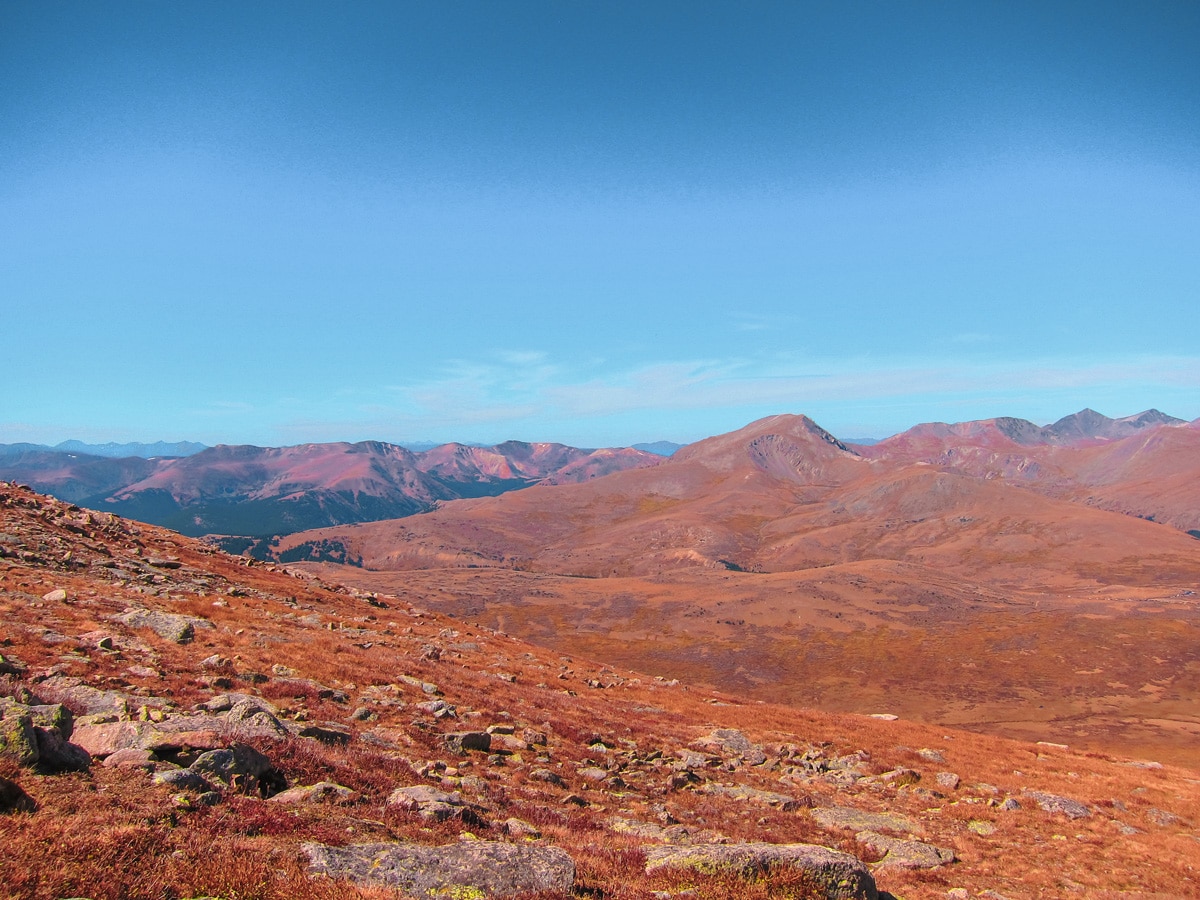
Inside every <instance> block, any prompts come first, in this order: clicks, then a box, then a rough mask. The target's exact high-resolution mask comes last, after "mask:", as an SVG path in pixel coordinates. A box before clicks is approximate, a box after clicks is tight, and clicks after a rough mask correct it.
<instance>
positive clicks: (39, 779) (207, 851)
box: [0, 484, 1200, 900]
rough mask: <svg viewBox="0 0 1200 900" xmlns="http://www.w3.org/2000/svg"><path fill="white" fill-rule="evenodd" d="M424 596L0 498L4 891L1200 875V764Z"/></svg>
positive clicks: (627, 893) (1151, 884) (1132, 882)
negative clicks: (953, 715) (711, 684)
mask: <svg viewBox="0 0 1200 900" xmlns="http://www.w3.org/2000/svg"><path fill="white" fill-rule="evenodd" d="M415 599H416V598H414V597H405V598H401V597H396V596H386V595H381V594H377V593H373V592H363V591H355V590H350V589H341V588H336V587H334V586H331V585H329V584H326V583H323V582H321V581H320V580H318V579H315V578H313V577H312V576H311V575H306V574H305V573H297V572H295V571H292V570H290V569H289V568H286V567H281V566H278V565H268V564H261V563H258V562H256V561H254V560H249V559H245V558H237V557H232V556H228V555H226V554H225V553H223V552H222V551H220V550H216V549H214V548H212V547H210V546H206V545H203V544H200V543H197V542H195V541H192V540H189V539H186V538H182V537H180V536H178V535H176V534H174V533H171V532H167V531H164V530H161V529H158V528H155V527H152V526H147V525H141V524H136V523H133V522H130V521H128V520H124V519H121V518H118V517H116V516H113V515H111V514H108V513H99V512H94V511H88V510H86V509H82V508H79V507H76V506H73V505H70V504H66V503H63V502H61V501H57V500H53V499H49V498H46V497H42V496H39V495H37V494H35V493H33V492H32V491H30V490H28V489H25V488H20V487H17V486H14V485H11V484H2V485H0V622H2V623H3V624H2V625H0V654H2V659H0V671H2V673H3V674H0V696H2V697H3V699H0V722H2V723H3V724H2V726H0V806H2V808H3V812H2V813H0V876H2V877H0V896H5V897H13V898H18V897H19V898H52V897H54V898H58V897H66V896H72V897H91V898H96V900H99V898H109V897H112V898H116V897H165V896H170V897H179V898H183V897H199V896H210V897H229V898H232V897H239V898H251V897H263V898H267V897H270V898H274V897H280V898H282V897H339V898H341V897H353V896H362V897H377V898H380V897H392V896H398V895H404V896H412V897H430V896H434V897H438V896H445V897H502V896H514V897H526V898H533V897H545V898H550V897H567V896H573V897H592V898H595V897H610V898H629V900H634V898H637V900H641V898H647V900H649V898H655V900H661V898H670V897H681V898H682V897H701V898H717V897H730V898H732V897H751V898H783V897H788V898H800V897H845V898H850V897H861V898H874V897H886V896H896V897H904V898H924V897H977V896H978V897H991V898H999V897H1009V898H1018V897H1029V896H1046V897H1053V896H1075V895H1079V894H1083V895H1087V896H1094V897H1110V896H1111V897H1116V896H1118V895H1120V896H1122V897H1186V896H1194V895H1195V893H1196V891H1197V884H1196V881H1195V878H1196V874H1195V872H1194V871H1193V867H1192V866H1191V865H1190V864H1189V863H1188V860H1191V859H1194V858H1195V854H1196V845H1197V833H1196V829H1195V826H1196V823H1197V821H1198V817H1200V775H1198V773H1196V772H1194V771H1190V770H1187V769H1183V768H1178V767H1175V766H1171V765H1163V764H1160V763H1159V762H1156V761H1146V760H1130V759H1123V758H1119V757H1111V756H1108V755H1105V754H1098V753H1086V752H1085V753H1081V752H1078V751H1075V750H1073V749H1071V748H1069V747H1066V746H1061V745H1055V744H1048V743H1043V744H1036V743H1021V742H1016V741H1007V740H1001V739H996V738H992V737H986V736H980V735H976V734H971V733H968V732H962V731H957V730H954V729H950V728H944V727H939V728H931V727H927V726H921V725H918V724H915V723H911V722H906V721H904V720H902V719H897V718H896V717H895V716H894V715H892V714H885V711H883V710H881V711H880V712H879V714H878V715H877V716H875V717H871V716H852V715H842V716H839V715H829V714H823V713H819V712H815V711H812V710H806V709H802V708H797V707H788V706H781V705H772V704H766V703H759V702H754V701H750V700H748V699H747V698H745V697H743V696H738V695H735V694H729V693H724V692H718V691H714V690H713V689H712V688H708V687H705V686H703V685H699V684H686V683H681V682H679V681H678V680H676V679H673V678H664V677H653V676H648V675H643V674H638V673H636V672H631V671H629V670H628V669H623V668H621V669H618V668H615V667H613V666H611V665H606V664H604V663H602V662H593V661H589V660H587V659H584V658H581V657H573V656H564V655H562V654H559V653H556V652H553V651H549V650H545V649H541V648H538V647H536V646H533V645H530V644H526V643H523V642H521V641H519V640H517V639H515V638H512V637H510V636H508V635H506V634H503V633H501V632H497V631H492V630H488V629H486V628H482V627H479V626H475V625H470V624H466V623H464V622H463V621H461V620H456V619H452V618H447V617H445V616H442V615H439V614H436V613H433V612H431V611H428V610H427V609H425V608H423V607H422V606H421V605H420V604H419V603H417V602H414V601H415ZM1098 859H1103V860H1104V865H1103V866H1097V865H1096V861H1097V860H1098Z"/></svg>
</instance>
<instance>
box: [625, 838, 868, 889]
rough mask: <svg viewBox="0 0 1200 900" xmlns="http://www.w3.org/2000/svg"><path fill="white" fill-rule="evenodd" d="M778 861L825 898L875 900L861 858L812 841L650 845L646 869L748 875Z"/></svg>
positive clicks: (866, 870) (778, 864) (780, 865)
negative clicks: (806, 879) (808, 880)
mask: <svg viewBox="0 0 1200 900" xmlns="http://www.w3.org/2000/svg"><path fill="white" fill-rule="evenodd" d="M773 866H779V867H784V866H786V867H787V868H791V869H799V870H801V871H803V872H805V873H806V874H807V875H808V876H809V877H810V878H811V879H812V880H813V882H814V883H815V884H816V885H817V886H819V888H820V890H821V891H822V893H823V894H824V896H825V897H826V898H828V900H860V898H861V900H877V898H878V896H879V893H878V891H877V890H876V887H875V879H874V878H873V877H872V876H871V873H870V871H869V870H868V869H867V867H866V866H865V865H864V864H863V863H862V861H861V860H859V859H857V858H855V857H853V856H850V855H849V854H848V853H841V852H839V851H837V850H830V849H829V848H828V847H820V846H817V845H816V844H763V843H748V844H693V845H691V846H663V847H655V848H653V849H652V850H650V851H649V853H647V855H646V874H648V875H649V874H652V873H654V872H657V871H659V870H662V869H692V870H696V871H700V872H715V871H728V872H736V873H740V874H744V875H753V874H755V873H758V872H762V871H764V870H766V869H768V868H770V867H773Z"/></svg>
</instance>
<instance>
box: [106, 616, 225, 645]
mask: <svg viewBox="0 0 1200 900" xmlns="http://www.w3.org/2000/svg"><path fill="white" fill-rule="evenodd" d="M114 619H115V621H117V622H121V623H122V624H124V625H128V626H129V627H130V628H149V629H150V630H151V631H153V632H154V633H155V634H157V635H158V636H159V637H161V638H165V639H166V640H168V641H173V642H174V643H176V644H187V643H190V642H191V641H192V639H193V638H194V637H195V635H196V629H197V628H215V627H216V626H214V625H213V623H212V622H209V621H208V620H207V619H198V618H196V617H195V616H180V615H176V614H175V613H164V612H158V611H157V610H152V609H142V608H139V607H129V608H128V609H126V610H125V611H124V612H123V613H121V614H120V615H119V616H115V617H114Z"/></svg>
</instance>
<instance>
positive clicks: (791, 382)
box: [364, 354, 1200, 433]
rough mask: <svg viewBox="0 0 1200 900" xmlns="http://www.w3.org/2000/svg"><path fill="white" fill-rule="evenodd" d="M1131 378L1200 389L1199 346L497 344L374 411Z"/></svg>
mask: <svg viewBox="0 0 1200 900" xmlns="http://www.w3.org/2000/svg"><path fill="white" fill-rule="evenodd" d="M1131 385H1144V386H1146V387H1147V388H1148V389H1149V391H1150V392H1153V390H1154V389H1155V388H1156V386H1159V387H1161V388H1163V389H1167V388H1170V389H1174V390H1178V389H1190V388H1196V389H1200V358H1192V357H1166V358H1164V357H1152V358H1151V357H1131V358H1128V359H1123V360H1113V361H1109V362H1103V363H1096V362H1092V361H1084V360H1071V359H1063V360H1049V359H1048V360H1034V361H1029V362H1023V363H1016V362H1008V363H982V362H972V361H970V360H968V361H958V360H947V361H941V362H937V363H920V362H909V361H904V360H876V359H871V358H862V359H855V358H847V359H840V360H831V359H821V360H805V359H801V358H796V359H775V360H771V361H769V362H764V361H762V360H754V359H746V358H734V359H698V360H676V361H663V362H658V363H655V364H651V365H643V366H636V367H627V368H617V369H604V370H598V368H597V366H596V365H595V364H594V362H593V363H589V364H581V365H578V366H575V365H571V364H568V363H566V362H554V361H552V360H551V358H550V357H549V355H547V354H527V355H521V356H519V357H518V356H516V355H509V354H503V355H502V354H498V355H496V356H495V357H493V358H489V359H485V360H482V361H469V360H457V361H453V362H449V363H447V364H446V366H445V367H444V368H443V370H442V371H441V372H440V373H439V374H438V376H437V377H434V378H430V379H427V380H423V381H419V382H414V383H412V384H408V385H397V386H394V387H393V388H392V389H391V392H392V394H393V395H394V398H393V399H395V400H399V401H401V402H399V403H388V402H386V401H385V402H381V403H378V404H374V405H372V406H371V407H370V408H369V412H370V415H371V416H372V417H378V418H380V419H387V418H389V417H392V421H393V422H394V423H400V422H402V423H404V427H407V428H419V429H423V431H422V433H430V432H432V431H437V430H440V429H444V428H447V427H454V426H458V427H460V428H461V427H467V426H474V425H479V424H488V423H491V424H495V425H497V426H502V425H505V424H512V425H514V426H515V425H517V424H520V423H531V422H545V423H555V422H564V421H573V422H584V421H599V420H604V419H611V418H614V417H622V416H628V415H630V414H647V413H655V412H662V413H670V414H677V413H679V412H681V411H702V410H738V409H746V410H751V409H763V408H770V409H775V410H778V411H796V412H803V411H808V410H809V409H812V408H814V407H818V406H826V407H828V406H832V405H838V406H839V408H845V409H847V410H850V409H853V408H869V407H871V406H873V405H874V406H879V405H880V404H892V405H897V404H903V405H904V406H906V407H912V408H921V407H922V406H925V407H929V408H933V407H935V406H937V407H940V408H953V406H954V405H955V404H956V403H959V402H960V401H963V400H964V398H971V400H972V401H977V402H983V403H986V402H987V401H988V399H989V398H996V402H1000V398H1003V399H1004V401H1005V402H1008V403H1013V402H1015V400H1014V398H1023V399H1024V400H1025V401H1026V402H1028V401H1029V399H1030V398H1032V397H1036V396H1038V395H1040V394H1050V393H1055V394H1057V393H1061V392H1064V391H1069V392H1072V393H1074V394H1076V395H1078V397H1079V398H1080V399H1079V402H1080V404H1081V405H1086V404H1088V403H1090V402H1093V401H1092V400H1091V398H1092V397H1093V396H1095V395H1097V394H1100V393H1102V392H1103V391H1104V390H1106V389H1110V388H1112V387H1113V386H1119V387H1121V388H1128V387H1129V386H1131ZM364 411H366V410H365V409H364ZM1010 411H1012V410H1007V409H997V410H996V411H995V412H993V413H990V414H1004V413H1007V412H1010ZM1066 411H1071V410H1066ZM1133 411H1134V410H1114V413H1116V414H1125V413H1128V412H1133ZM1182 412H1184V413H1185V414H1187V412H1188V411H1186V410H1184V411H1182ZM1015 414H1020V412H1019V410H1018V411H1015ZM860 418H865V417H863V416H861V415H860ZM909 424H915V422H913V423H909Z"/></svg>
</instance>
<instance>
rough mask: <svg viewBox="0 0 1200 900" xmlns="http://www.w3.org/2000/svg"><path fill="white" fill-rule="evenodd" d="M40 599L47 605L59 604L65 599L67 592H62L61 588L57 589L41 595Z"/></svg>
mask: <svg viewBox="0 0 1200 900" xmlns="http://www.w3.org/2000/svg"><path fill="white" fill-rule="evenodd" d="M42 599H43V600H45V601H46V602H47V603H61V602H62V601H64V600H66V599H67V592H66V591H64V590H63V589H62V588H58V589H57V590H53V591H50V592H49V593H46V594H42Z"/></svg>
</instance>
